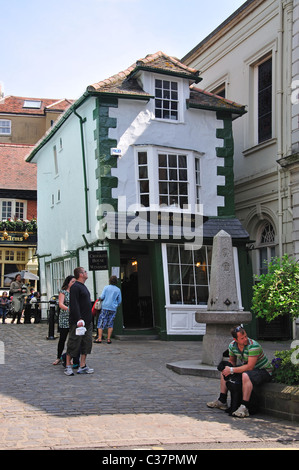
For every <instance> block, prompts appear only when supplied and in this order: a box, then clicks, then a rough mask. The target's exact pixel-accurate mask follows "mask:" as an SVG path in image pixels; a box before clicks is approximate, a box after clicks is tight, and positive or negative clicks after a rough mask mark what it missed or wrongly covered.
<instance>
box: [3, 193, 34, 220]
mask: <svg viewBox="0 0 299 470" xmlns="http://www.w3.org/2000/svg"><path fill="white" fill-rule="evenodd" d="M3 202H10V203H11V215H9V216H7V215H6V216H3ZM17 203H18V204H23V218H21V219H20V220H26V219H27V201H24V200H22V199H5V198H2V199H0V217H1V220H7V219H15V218H16V205H17ZM17 219H19V217H17Z"/></svg>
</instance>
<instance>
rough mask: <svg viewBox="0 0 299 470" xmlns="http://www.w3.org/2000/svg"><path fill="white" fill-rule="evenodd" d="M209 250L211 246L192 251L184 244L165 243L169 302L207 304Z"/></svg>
mask: <svg viewBox="0 0 299 470" xmlns="http://www.w3.org/2000/svg"><path fill="white" fill-rule="evenodd" d="M211 251H212V247H211V246H210V247H205V246H204V247H202V248H201V249H200V250H195V251H193V250H185V247H184V245H167V262H168V276H169V290H170V301H171V303H178V302H179V303H183V304H207V301H208V295H209V266H208V263H209V258H210V254H211ZM181 293H182V295H183V297H182V298H181Z"/></svg>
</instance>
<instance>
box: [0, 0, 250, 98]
mask: <svg viewBox="0 0 299 470" xmlns="http://www.w3.org/2000/svg"><path fill="white" fill-rule="evenodd" d="M244 2H245V0H208V1H207V0H51V1H49V0H44V1H41V0H9V1H7V0H0V31H1V42H2V47H1V52H0V85H1V87H2V91H3V92H4V95H5V96H8V95H14V96H23V97H31V98H53V99H62V98H69V99H77V98H79V97H80V96H81V95H82V94H83V93H84V91H85V90H86V88H87V86H88V85H91V84H93V83H96V82H99V81H100V80H104V79H105V78H109V77H110V76H112V75H114V74H116V73H118V72H120V71H122V70H125V69H127V68H128V67H129V66H130V65H132V64H133V63H134V62H136V60H138V59H140V58H143V57H145V56H146V55H148V54H153V53H155V52H157V51H163V52H164V53H165V54H167V55H170V56H174V57H177V58H178V59H182V57H183V56H184V55H186V54H187V53H188V52H189V51H190V50H191V49H193V48H194V47H195V46H196V45H197V44H198V43H199V42H200V41H202V40H203V39H204V38H205V37H206V36H207V35H208V34H209V33H211V32H212V31H213V30H214V29H215V28H216V27H217V26H219V24H221V23H222V22H223V21H224V20H225V19H226V18H227V17H228V16H230V15H231V14H232V13H233V12H234V11H235V10H236V9H237V8H239V7H240V6H241V5H242V4H243V3H244Z"/></svg>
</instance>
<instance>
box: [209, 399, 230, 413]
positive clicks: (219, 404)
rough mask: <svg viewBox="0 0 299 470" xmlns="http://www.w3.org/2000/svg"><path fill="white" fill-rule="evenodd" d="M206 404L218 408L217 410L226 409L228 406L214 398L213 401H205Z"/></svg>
mask: <svg viewBox="0 0 299 470" xmlns="http://www.w3.org/2000/svg"><path fill="white" fill-rule="evenodd" d="M207 406H208V407H209V408H219V410H224V411H225V410H227V409H228V406H227V404H226V403H222V401H220V400H218V399H217V400H215V401H210V402H208V403H207Z"/></svg>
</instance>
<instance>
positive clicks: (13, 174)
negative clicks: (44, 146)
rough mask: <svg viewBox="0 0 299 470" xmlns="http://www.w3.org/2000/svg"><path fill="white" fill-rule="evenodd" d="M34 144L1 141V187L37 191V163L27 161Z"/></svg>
mask: <svg viewBox="0 0 299 470" xmlns="http://www.w3.org/2000/svg"><path fill="white" fill-rule="evenodd" d="M33 148H34V145H20V144H3V143H0V166H1V172H0V188H1V189H18V190H34V191H36V188H37V185H36V165H31V164H30V163H27V162H26V161H25V158H26V156H27V155H28V154H29V153H30V152H31V150H32V149H33Z"/></svg>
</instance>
